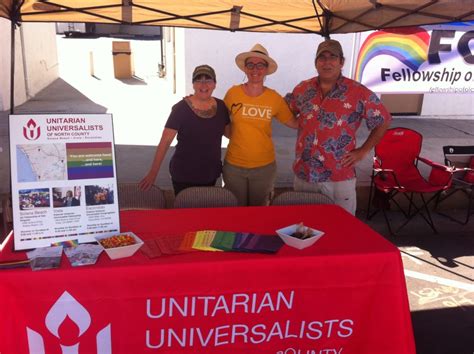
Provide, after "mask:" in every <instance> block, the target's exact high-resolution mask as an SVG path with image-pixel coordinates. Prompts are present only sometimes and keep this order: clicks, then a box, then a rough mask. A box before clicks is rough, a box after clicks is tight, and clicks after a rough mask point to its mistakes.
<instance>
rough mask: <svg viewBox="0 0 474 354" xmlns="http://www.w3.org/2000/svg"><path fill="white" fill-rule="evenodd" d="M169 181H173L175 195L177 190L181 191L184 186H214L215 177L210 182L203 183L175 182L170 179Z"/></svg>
mask: <svg viewBox="0 0 474 354" xmlns="http://www.w3.org/2000/svg"><path fill="white" fill-rule="evenodd" d="M171 181H172V182H173V189H174V195H175V196H177V195H178V193H179V192H181V191H182V190H183V189H186V188H189V187H212V186H215V185H216V181H217V179H215V180H214V181H212V182H209V183H203V184H198V183H183V182H176V181H175V180H171Z"/></svg>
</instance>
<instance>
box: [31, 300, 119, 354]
mask: <svg viewBox="0 0 474 354" xmlns="http://www.w3.org/2000/svg"><path fill="white" fill-rule="evenodd" d="M67 318H69V320H70V321H72V322H73V323H75V324H76V325H77V328H78V329H79V336H78V337H81V336H82V335H83V334H84V333H85V332H86V331H87V329H88V328H89V326H90V324H91V316H90V314H89V312H87V310H86V308H85V307H84V306H82V305H81V304H80V303H79V302H78V301H77V300H76V299H75V298H74V297H72V296H71V294H69V293H68V292H67V291H65V292H64V293H63V294H62V295H61V296H60V297H59V298H58V300H57V301H56V302H55V303H54V305H53V306H52V307H51V309H50V310H49V312H48V313H47V314H46V318H45V324H46V328H47V329H48V330H49V332H50V333H51V334H53V335H54V336H55V337H56V338H58V340H61V337H60V335H59V328H60V326H61V325H63V324H64V322H65V321H66V320H67ZM110 327H111V325H110V323H109V324H108V325H107V326H105V327H104V328H102V329H101V330H100V331H99V332H98V333H97V335H96V345H97V354H112V340H111V328H110ZM26 333H27V336H28V348H29V351H30V354H33V353H34V354H45V353H46V349H45V345H44V340H43V337H42V336H41V334H40V333H38V332H37V331H35V330H33V329H31V328H29V327H26ZM59 345H60V347H61V352H62V354H79V345H80V342H79V338H78V342H77V343H72V344H70V345H63V344H59Z"/></svg>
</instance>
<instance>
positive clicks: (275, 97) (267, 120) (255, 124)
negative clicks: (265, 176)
mask: <svg viewBox="0 0 474 354" xmlns="http://www.w3.org/2000/svg"><path fill="white" fill-rule="evenodd" d="M224 102H225V104H226V106H227V109H228V110H229V112H230V116H231V124H232V125H231V127H232V129H231V131H232V132H231V136H230V142H229V145H228V146H227V154H226V156H225V160H226V161H227V162H229V163H230V164H232V165H235V166H239V167H245V168H254V167H261V166H265V165H268V164H270V163H272V162H273V161H275V148H274V146H273V141H272V118H276V119H278V120H279V121H280V122H281V123H283V124H284V123H286V122H288V121H289V120H290V119H291V118H292V117H293V114H292V113H291V111H290V109H289V108H288V105H287V104H286V102H285V100H284V99H283V97H281V96H280V95H279V94H278V93H277V92H276V91H275V90H272V89H269V88H265V90H264V92H263V93H262V94H261V95H260V96H258V97H250V96H247V95H246V94H245V92H244V90H243V87H242V85H238V86H233V87H232V88H230V89H229V91H227V93H226V95H225V97H224Z"/></svg>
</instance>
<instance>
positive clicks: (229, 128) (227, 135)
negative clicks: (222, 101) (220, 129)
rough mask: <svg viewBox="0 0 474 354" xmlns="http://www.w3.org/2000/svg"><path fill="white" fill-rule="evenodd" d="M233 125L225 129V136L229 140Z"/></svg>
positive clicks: (228, 125)
mask: <svg viewBox="0 0 474 354" xmlns="http://www.w3.org/2000/svg"><path fill="white" fill-rule="evenodd" d="M230 124H231V123H229V124H227V125H226V126H225V127H224V136H225V137H226V138H227V139H230V133H231V126H230Z"/></svg>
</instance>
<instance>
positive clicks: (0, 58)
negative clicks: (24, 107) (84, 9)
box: [0, 18, 58, 111]
mask: <svg viewBox="0 0 474 354" xmlns="http://www.w3.org/2000/svg"><path fill="white" fill-rule="evenodd" d="M55 33H56V30H55V26H54V24H43V23H23V24H22V25H21V27H20V28H17V29H16V31H15V105H20V104H22V103H24V102H25V101H26V100H28V99H30V98H32V97H33V96H34V95H36V94H37V93H38V92H39V91H41V90H42V89H43V88H45V87H46V86H48V85H49V84H50V83H51V82H53V81H54V80H55V79H56V78H57V77H58V60H57V51H56V36H55ZM10 35H11V34H10V21H7V20H5V19H3V18H0V47H1V48H3V49H2V50H1V51H0V78H1V80H0V111H5V110H8V109H10ZM25 78H26V79H25Z"/></svg>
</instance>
